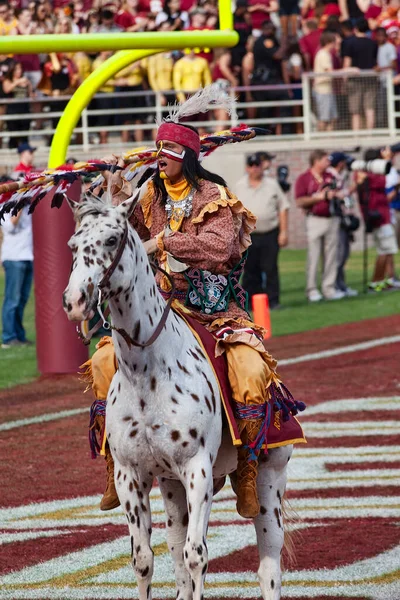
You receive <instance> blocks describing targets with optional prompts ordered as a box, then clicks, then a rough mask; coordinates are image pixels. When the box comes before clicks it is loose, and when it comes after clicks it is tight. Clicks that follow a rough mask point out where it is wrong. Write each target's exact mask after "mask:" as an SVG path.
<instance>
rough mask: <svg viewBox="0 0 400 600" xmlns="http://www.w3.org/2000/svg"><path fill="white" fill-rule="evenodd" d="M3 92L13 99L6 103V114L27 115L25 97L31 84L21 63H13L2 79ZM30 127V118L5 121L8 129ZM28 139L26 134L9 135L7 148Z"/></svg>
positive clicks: (25, 128) (11, 130)
mask: <svg viewBox="0 0 400 600" xmlns="http://www.w3.org/2000/svg"><path fill="white" fill-rule="evenodd" d="M3 92H4V94H5V96H6V97H8V98H10V99H12V100H13V102H10V103H9V104H8V105H7V115H19V116H20V115H28V114H29V112H30V105H29V102H28V101H27V99H28V98H29V97H30V96H31V94H32V86H31V83H30V81H29V79H28V78H27V77H25V75H24V72H23V70H22V65H21V63H18V62H16V63H14V64H13V66H12V68H11V69H10V71H9V72H8V73H7V74H6V75H5V77H4V80H3ZM29 127H30V119H24V118H21V117H20V118H18V119H12V120H10V121H7V128H8V131H9V132H10V133H11V132H16V131H17V132H19V131H27V130H29ZM27 141H28V134H21V135H17V136H11V137H10V141H9V144H8V146H9V148H17V147H18V145H19V144H21V143H23V142H27Z"/></svg>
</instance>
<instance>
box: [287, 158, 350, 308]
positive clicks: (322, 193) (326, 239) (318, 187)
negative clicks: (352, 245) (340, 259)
mask: <svg viewBox="0 0 400 600" xmlns="http://www.w3.org/2000/svg"><path fill="white" fill-rule="evenodd" d="M328 167H329V157H328V155H327V153H326V152H325V151H324V150H314V152H312V153H311V154H310V168H309V169H308V171H305V173H302V174H301V175H300V176H299V177H298V178H297V181H296V186H295V196H296V203H297V206H299V207H300V208H302V209H303V210H304V211H305V213H306V232H307V297H308V300H309V301H310V302H319V301H320V300H322V298H323V297H325V299H326V300H339V299H341V298H343V297H344V293H343V292H339V291H338V290H336V289H335V284H336V276H337V246H338V235H339V218H338V217H336V216H333V215H332V214H331V210H330V201H331V200H332V199H333V198H334V197H335V194H336V191H335V190H332V189H329V183H330V182H331V176H330V175H329V174H328V173H327V169H328ZM321 256H322V258H323V273H322V294H323V296H322V295H321V293H320V291H319V290H318V285H317V274H318V266H319V261H320V259H321Z"/></svg>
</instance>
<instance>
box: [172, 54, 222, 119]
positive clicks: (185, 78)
mask: <svg viewBox="0 0 400 600" xmlns="http://www.w3.org/2000/svg"><path fill="white" fill-rule="evenodd" d="M172 79H173V83H174V89H175V91H176V96H177V98H178V100H179V102H183V101H184V100H185V99H186V94H185V92H197V90H198V89H199V88H201V87H206V85H210V83H211V82H212V78H211V72H210V67H209V66H208V62H207V61H206V60H205V59H204V58H201V57H199V56H196V54H195V53H194V51H193V50H191V51H190V53H189V54H186V55H185V56H183V57H182V58H181V59H179V60H178V61H177V62H176V63H175V65H174V70H173V73H172ZM191 119H192V120H193V118H192V117H191Z"/></svg>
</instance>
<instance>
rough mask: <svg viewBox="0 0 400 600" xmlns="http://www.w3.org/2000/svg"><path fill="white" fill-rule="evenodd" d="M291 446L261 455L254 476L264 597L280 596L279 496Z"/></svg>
mask: <svg viewBox="0 0 400 600" xmlns="http://www.w3.org/2000/svg"><path fill="white" fill-rule="evenodd" d="M292 449H293V447H292V446H284V447H281V448H275V449H273V450H270V452H269V454H268V455H267V456H265V455H264V454H262V455H260V460H259V471H258V478H257V489H258V498H259V501H260V514H259V515H258V517H256V518H255V519H254V524H255V527H256V532H257V544H258V551H259V555H260V566H259V569H258V578H259V580H260V586H261V592H262V595H263V598H264V600H279V599H280V597H281V578H282V574H281V553H282V548H283V542H284V528H283V517H282V508H281V504H282V498H283V494H284V492H285V487H286V479H287V463H288V461H289V459H290V456H291V454H292Z"/></svg>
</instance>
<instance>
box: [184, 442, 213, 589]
mask: <svg viewBox="0 0 400 600" xmlns="http://www.w3.org/2000/svg"><path fill="white" fill-rule="evenodd" d="M212 459H213V457H212V456H211V454H208V453H207V454H206V453H204V452H203V453H201V454H200V453H199V454H197V455H196V456H195V457H193V458H192V459H191V460H190V461H189V462H188V463H187V465H186V471H185V487H186V497H187V507H188V517H189V524H188V529H187V538H186V543H185V547H184V558H185V565H186V569H187V570H188V571H189V573H190V577H191V579H192V590H193V600H201V598H202V595H203V586H204V578H205V575H206V573H207V567H208V551H207V544H206V535H207V527H208V520H209V517H210V511H211V503H212V497H213V476H212V468H213V465H212Z"/></svg>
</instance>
